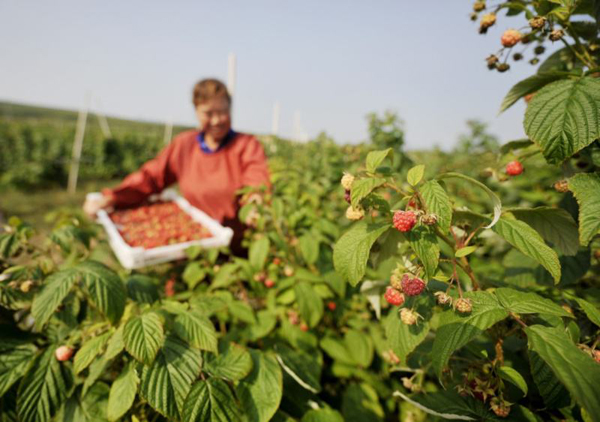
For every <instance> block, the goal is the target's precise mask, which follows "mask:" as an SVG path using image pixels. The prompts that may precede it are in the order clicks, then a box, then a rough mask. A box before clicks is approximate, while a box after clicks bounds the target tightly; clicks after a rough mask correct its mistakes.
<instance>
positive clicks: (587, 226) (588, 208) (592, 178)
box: [569, 173, 600, 246]
mask: <svg viewBox="0 0 600 422" xmlns="http://www.w3.org/2000/svg"><path fill="white" fill-rule="evenodd" d="M569 189H570V190H571V192H573V195H575V199H577V203H578V204H579V241H580V242H581V244H582V245H583V246H587V245H588V244H589V243H590V241H591V240H592V238H593V237H594V236H596V235H597V234H598V233H600V195H599V194H598V192H600V175H598V174H597V173H595V174H589V173H579V174H576V175H575V176H573V177H571V178H570V179H569Z"/></svg>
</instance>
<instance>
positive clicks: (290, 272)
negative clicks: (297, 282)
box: [283, 265, 294, 277]
mask: <svg viewBox="0 0 600 422" xmlns="http://www.w3.org/2000/svg"><path fill="white" fill-rule="evenodd" d="M283 275H284V276H286V277H291V276H293V275H294V269H293V268H292V267H290V266H289V265H286V266H285V267H283Z"/></svg>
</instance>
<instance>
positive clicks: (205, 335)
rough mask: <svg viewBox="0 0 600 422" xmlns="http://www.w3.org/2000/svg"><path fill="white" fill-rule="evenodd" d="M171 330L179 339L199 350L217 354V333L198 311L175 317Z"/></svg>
mask: <svg viewBox="0 0 600 422" xmlns="http://www.w3.org/2000/svg"><path fill="white" fill-rule="evenodd" d="M173 330H174V331H175V333H177V335H178V336H179V337H181V338H182V339H183V340H185V341H187V342H188V343H189V344H191V345H192V346H194V347H197V348H199V349H200V350H207V351H209V352H213V353H216V352H217V332H216V330H215V327H214V325H213V324H212V322H210V320H209V319H208V318H207V317H206V316H204V315H202V314H201V313H200V312H198V311H188V312H184V313H181V314H179V315H177V318H175V324H173Z"/></svg>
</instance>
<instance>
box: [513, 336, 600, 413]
mask: <svg viewBox="0 0 600 422" xmlns="http://www.w3.org/2000/svg"><path fill="white" fill-rule="evenodd" d="M525 333H526V334H527V338H528V341H529V347H530V349H531V350H533V351H535V352H537V353H538V354H539V356H540V357H541V358H542V359H543V360H544V361H545V362H546V363H547V364H548V366H550V368H551V369H552V371H553V372H554V374H555V375H556V377H557V378H558V379H559V380H560V381H561V382H562V383H563V385H564V386H565V387H566V388H567V390H569V392H570V393H571V395H572V396H573V398H574V399H575V400H576V401H577V402H578V403H579V404H580V405H581V407H583V408H584V409H586V410H587V412H588V413H589V414H590V415H592V417H593V418H594V420H596V421H598V420H600V400H598V397H600V384H598V380H599V379H600V365H598V363H596V362H595V361H594V360H593V359H592V358H591V357H590V356H588V355H586V354H585V353H584V352H582V351H581V350H579V348H578V347H577V346H576V345H575V344H573V342H572V341H571V340H570V339H569V338H568V337H567V336H566V334H565V333H564V331H562V330H559V329H556V328H552V327H544V326H541V325H532V326H529V327H527V328H525Z"/></svg>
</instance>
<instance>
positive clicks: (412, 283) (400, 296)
mask: <svg viewBox="0 0 600 422" xmlns="http://www.w3.org/2000/svg"><path fill="white" fill-rule="evenodd" d="M425 286H426V284H425V282H424V281H423V280H421V279H420V278H419V277H416V276H413V275H412V274H409V273H405V274H402V275H400V273H399V272H398V271H394V272H393V273H392V275H391V276H390V285H389V286H388V288H387V289H386V291H385V295H384V298H385V300H386V301H387V303H389V304H390V305H392V306H402V305H404V302H405V301H406V296H409V297H410V296H418V295H420V294H421V293H422V292H423V290H425ZM419 317H420V315H419V314H417V313H416V312H415V311H413V310H412V309H408V308H402V309H401V310H400V320H401V321H402V322H403V323H404V324H406V325H414V324H416V323H417V321H418V318H419Z"/></svg>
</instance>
